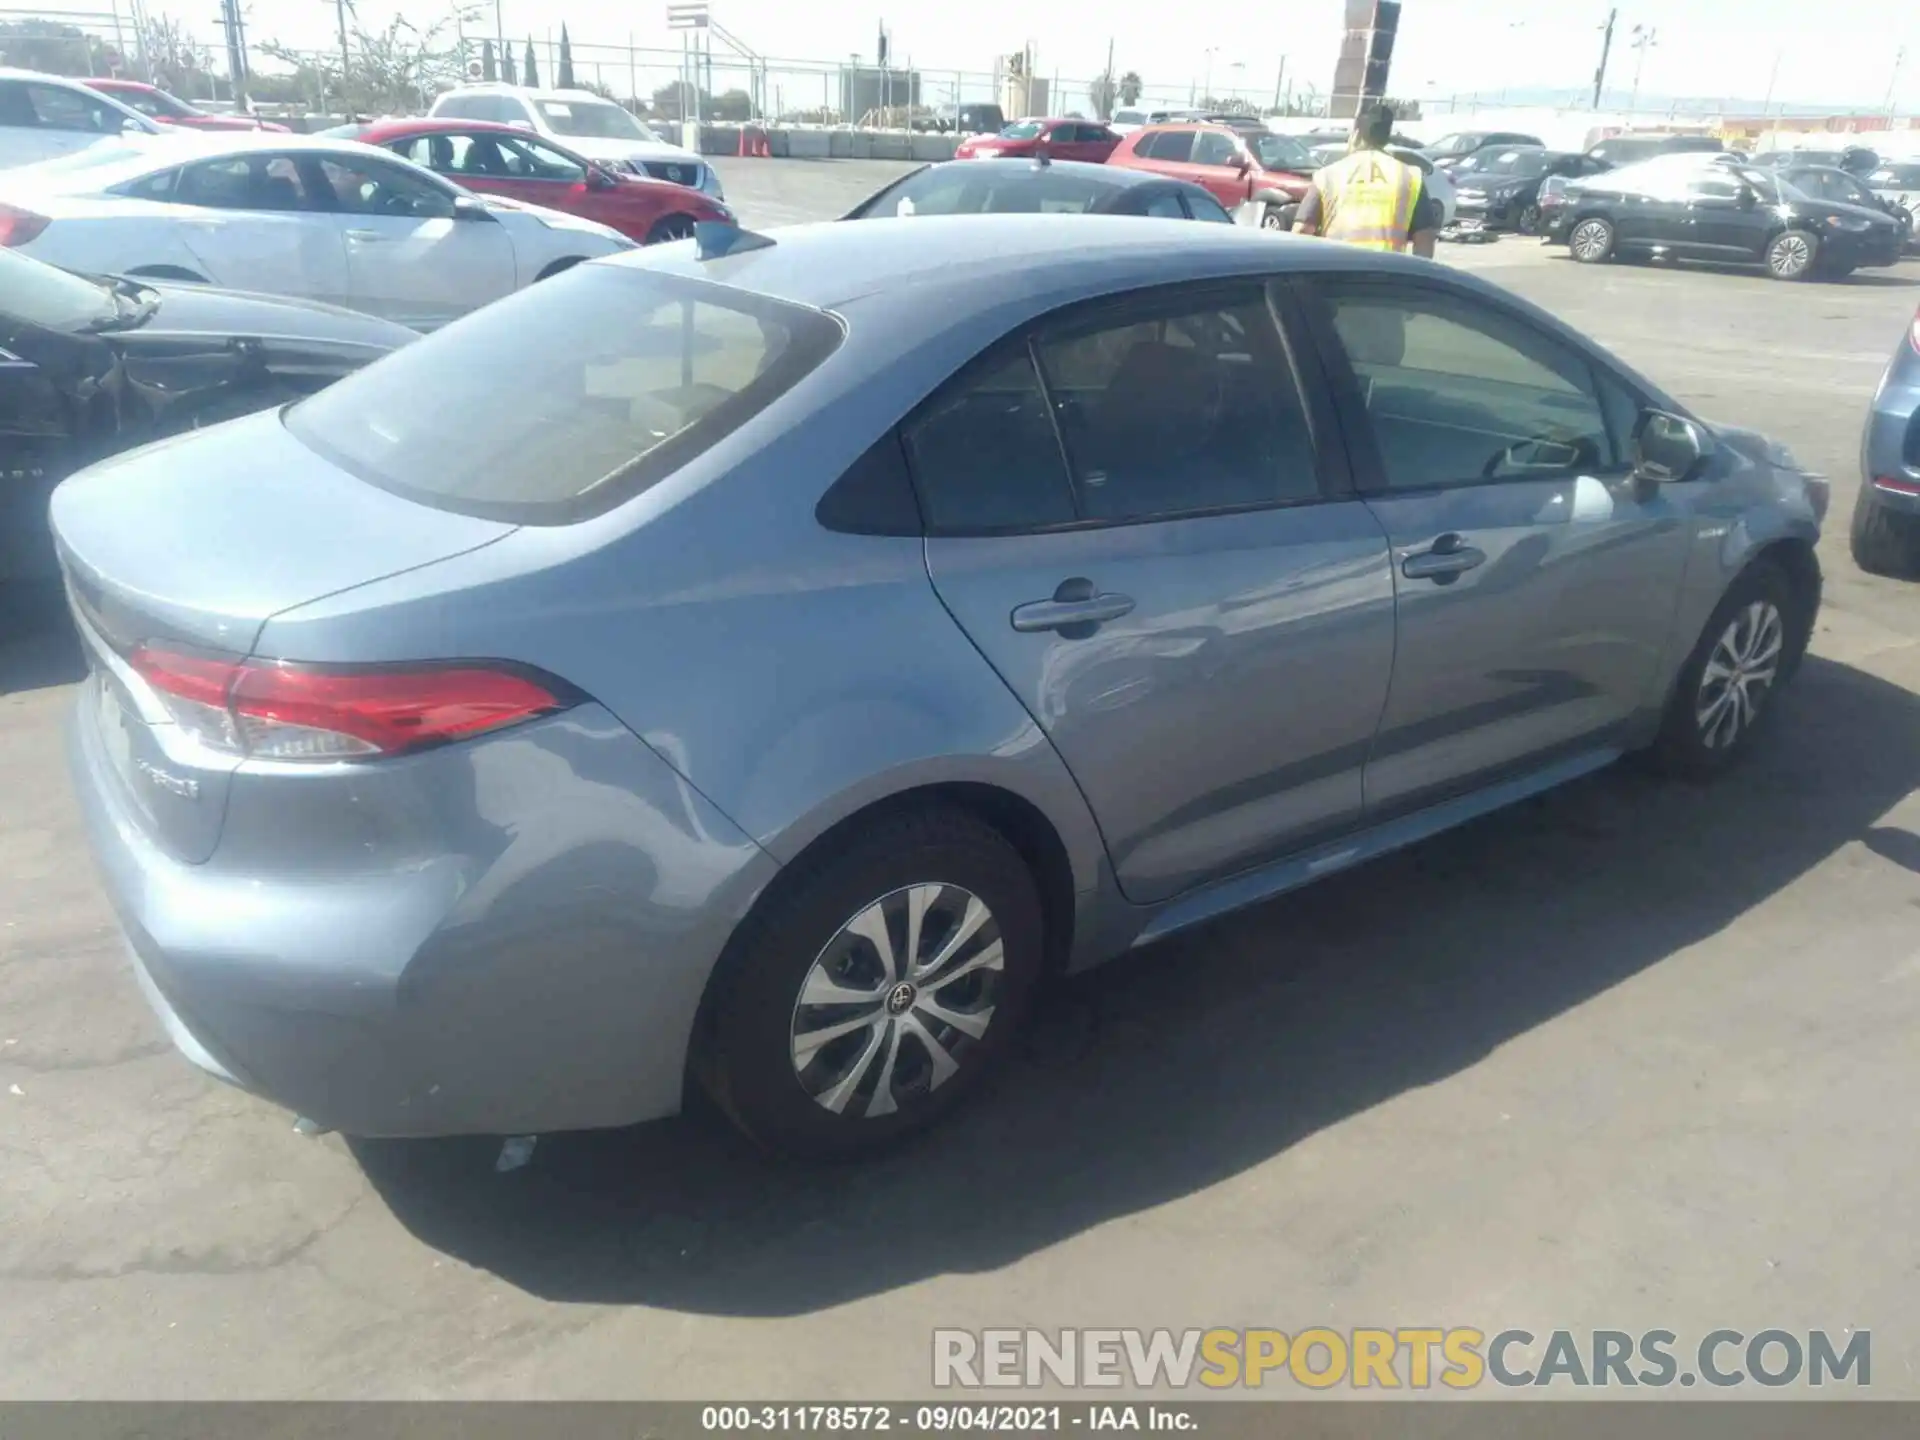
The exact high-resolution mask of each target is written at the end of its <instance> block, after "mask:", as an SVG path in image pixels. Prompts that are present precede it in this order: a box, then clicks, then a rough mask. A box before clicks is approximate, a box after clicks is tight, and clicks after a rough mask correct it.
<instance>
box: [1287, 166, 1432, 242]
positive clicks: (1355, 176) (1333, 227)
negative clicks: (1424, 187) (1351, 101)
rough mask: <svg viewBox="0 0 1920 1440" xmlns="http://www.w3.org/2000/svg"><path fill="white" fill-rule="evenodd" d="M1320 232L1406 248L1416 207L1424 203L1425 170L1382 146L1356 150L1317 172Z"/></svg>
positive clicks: (1328, 236) (1344, 238) (1314, 185)
mask: <svg viewBox="0 0 1920 1440" xmlns="http://www.w3.org/2000/svg"><path fill="white" fill-rule="evenodd" d="M1313 188H1314V190H1315V191H1316V192H1317V193H1318V194H1319V196H1320V233H1321V234H1322V235H1324V236H1326V237H1327V238H1328V239H1329V240H1344V241H1345V242H1346V243H1347V244H1349V245H1365V246H1367V247H1368V248H1370V249H1374V250H1405V249H1406V248H1407V246H1408V234H1407V232H1408V230H1409V228H1410V227H1411V226H1412V224H1413V210H1414V207H1415V206H1416V205H1418V204H1419V203H1420V172H1419V171H1418V170H1416V169H1415V168H1414V167H1413V166H1411V165H1409V164H1407V163H1406V161H1404V160H1396V159H1394V158H1393V156H1391V155H1387V154H1383V153H1382V152H1381V151H1378V150H1356V151H1354V153H1353V154H1351V155H1349V156H1347V158H1346V159H1344V160H1336V161H1334V163H1333V164H1331V165H1328V166H1326V167H1325V168H1324V169H1321V170H1319V171H1316V172H1315V174H1314V177H1313Z"/></svg>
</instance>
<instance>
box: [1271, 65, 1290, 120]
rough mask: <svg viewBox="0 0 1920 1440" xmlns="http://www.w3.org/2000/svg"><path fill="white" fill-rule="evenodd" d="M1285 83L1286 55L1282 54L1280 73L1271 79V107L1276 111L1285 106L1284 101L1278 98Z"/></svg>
mask: <svg viewBox="0 0 1920 1440" xmlns="http://www.w3.org/2000/svg"><path fill="white" fill-rule="evenodd" d="M1286 83H1287V57H1286V56H1284V55H1282V56H1281V57H1280V73H1279V74H1278V75H1276V76H1275V77H1274V81H1273V108H1274V109H1275V110H1276V111H1278V110H1280V109H1282V108H1284V106H1285V103H1286V102H1285V101H1283V100H1282V99H1281V98H1280V92H1281V90H1282V89H1283V88H1285V86H1286Z"/></svg>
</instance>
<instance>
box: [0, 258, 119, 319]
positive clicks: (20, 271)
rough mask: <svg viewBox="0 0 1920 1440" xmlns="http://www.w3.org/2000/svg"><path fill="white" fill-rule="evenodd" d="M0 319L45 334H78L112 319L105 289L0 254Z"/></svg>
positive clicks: (32, 263) (52, 268)
mask: <svg viewBox="0 0 1920 1440" xmlns="http://www.w3.org/2000/svg"><path fill="white" fill-rule="evenodd" d="M0 315H4V316H6V317H8V318H9V319H13V320H24V321H26V322H27V323H28V324H29V325H38V326H40V327H42V328H43V329H47V330H79V329H81V328H83V327H84V326H86V325H88V324H90V323H91V322H93V321H96V320H105V319H111V318H112V316H113V315H114V304H113V296H112V295H111V294H110V293H109V292H108V290H107V287H106V286H105V285H102V284H100V283H99V282H98V281H94V280H83V279H82V278H81V277H80V276H78V275H74V274H70V273H68V272H67V271H65V270H60V269H56V268H55V267H54V266H52V265H43V264H41V262H40V261H38V260H29V259H28V258H27V257H26V256H25V255H19V254H16V253H15V252H13V251H11V250H0Z"/></svg>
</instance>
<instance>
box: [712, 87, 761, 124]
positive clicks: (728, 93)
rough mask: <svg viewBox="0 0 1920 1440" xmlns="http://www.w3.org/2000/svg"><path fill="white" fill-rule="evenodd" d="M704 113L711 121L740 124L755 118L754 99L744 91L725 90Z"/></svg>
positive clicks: (714, 98) (715, 97)
mask: <svg viewBox="0 0 1920 1440" xmlns="http://www.w3.org/2000/svg"><path fill="white" fill-rule="evenodd" d="M702 113H704V114H705V115H706V117H707V118H708V119H710V120H722V121H726V122H728V123H730V124H738V123H739V122H740V121H742V120H751V119H752V118H753V97H752V96H751V95H749V94H747V92H746V91H744V90H723V91H721V93H720V94H718V95H716V96H714V97H713V103H712V104H711V105H709V106H708V107H707V108H706V109H705V110H704V111H703V112H702Z"/></svg>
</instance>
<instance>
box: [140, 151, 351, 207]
mask: <svg viewBox="0 0 1920 1440" xmlns="http://www.w3.org/2000/svg"><path fill="white" fill-rule="evenodd" d="M158 180H159V177H157V176H156V177H153V180H152V181H148V182H143V183H154V182H155V181H158ZM147 198H149V199H157V198H162V197H161V196H158V195H151V196H148V197H147ZM173 199H174V200H175V201H176V202H177V203H178V204H181V205H201V206H205V207H207V208H209V209H214V210H316V209H323V208H327V207H325V206H324V205H316V204H314V203H313V200H312V197H311V196H310V195H309V194H308V191H307V186H306V183H305V181H304V180H303V179H302V177H301V174H300V169H299V167H298V166H296V165H295V164H294V162H293V161H292V160H291V159H290V158H288V157H287V156H285V155H231V156H228V157H227V158H225V159H223V160H207V161H203V162H202V163H200V164H198V165H188V166H185V167H184V168H183V169H182V170H181V171H180V178H179V182H178V184H177V185H176V187H175V189H174V193H173Z"/></svg>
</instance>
